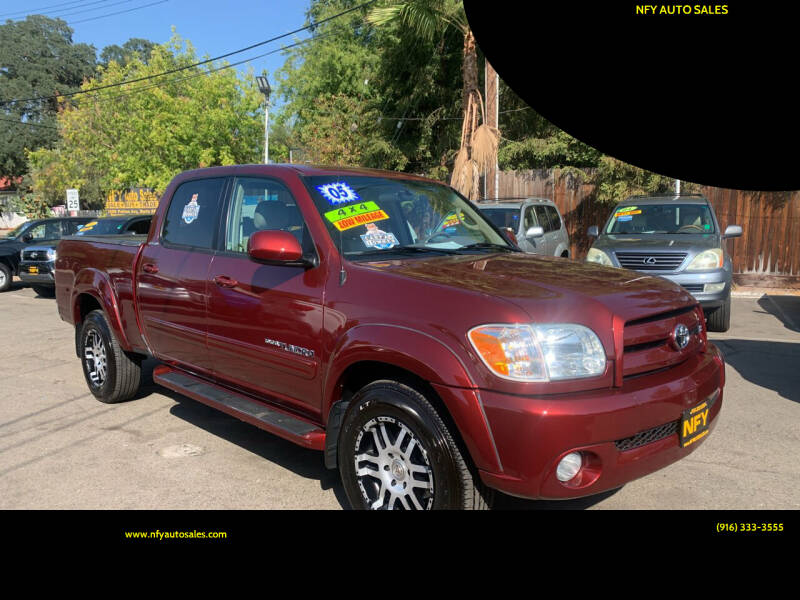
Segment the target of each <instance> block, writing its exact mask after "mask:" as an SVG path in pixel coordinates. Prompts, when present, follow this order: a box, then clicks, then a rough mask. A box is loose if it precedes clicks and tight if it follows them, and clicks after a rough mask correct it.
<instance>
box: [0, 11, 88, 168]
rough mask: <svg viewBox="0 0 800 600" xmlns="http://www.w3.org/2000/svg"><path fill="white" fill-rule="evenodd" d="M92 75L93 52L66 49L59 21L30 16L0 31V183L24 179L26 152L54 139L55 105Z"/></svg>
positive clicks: (68, 36) (66, 35) (68, 40)
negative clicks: (58, 97)
mask: <svg viewBox="0 0 800 600" xmlns="http://www.w3.org/2000/svg"><path fill="white" fill-rule="evenodd" d="M94 69H95V49H94V47H92V46H89V45H87V44H73V43H72V29H71V28H70V27H68V26H67V24H66V23H65V22H64V21H62V20H61V19H50V18H48V17H45V16H42V15H32V16H29V17H27V18H26V19H25V20H23V21H10V20H8V21H6V22H5V24H3V25H0V119H2V121H0V177H14V178H16V177H18V176H21V175H23V174H24V173H26V171H27V168H28V167H27V161H26V158H25V152H26V149H37V148H41V147H50V146H52V145H53V144H54V143H55V142H56V140H57V139H58V132H57V130H56V129H55V127H54V125H55V116H56V113H57V112H58V110H59V109H60V107H61V104H59V103H58V102H57V101H56V100H54V99H50V100H45V101H35V100H29V101H27V102H13V103H12V102H9V101H10V100H15V99H29V98H39V97H50V96H54V95H56V94H67V93H69V92H73V91H75V90H77V89H79V87H80V85H81V84H82V83H83V81H84V80H85V79H86V78H88V77H91V76H92V74H93V73H94Z"/></svg>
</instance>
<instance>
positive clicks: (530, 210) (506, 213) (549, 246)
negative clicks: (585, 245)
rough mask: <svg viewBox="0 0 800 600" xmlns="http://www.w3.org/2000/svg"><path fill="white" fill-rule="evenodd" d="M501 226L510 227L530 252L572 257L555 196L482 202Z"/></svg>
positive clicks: (487, 213)
mask: <svg viewBox="0 0 800 600" xmlns="http://www.w3.org/2000/svg"><path fill="white" fill-rule="evenodd" d="M478 206H479V208H480V209H481V211H482V212H483V214H485V215H486V216H487V217H488V218H489V220H490V221H491V222H492V223H494V224H495V225H496V226H497V227H499V228H501V229H510V230H511V231H512V232H513V234H514V237H515V239H516V242H517V245H519V247H520V248H521V249H522V250H524V251H525V252H528V253H530V254H543V255H545V256H562V257H564V258H569V235H568V234H567V228H566V227H565V226H564V219H562V218H561V213H559V212H558V208H557V207H556V205H555V203H554V202H553V201H552V200H548V199H547V198H528V199H526V200H524V201H522V202H496V203H494V202H492V203H481V204H480V205H478Z"/></svg>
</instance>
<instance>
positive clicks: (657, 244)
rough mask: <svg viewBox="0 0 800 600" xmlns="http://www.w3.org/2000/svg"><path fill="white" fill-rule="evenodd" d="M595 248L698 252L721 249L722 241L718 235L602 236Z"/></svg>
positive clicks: (629, 250)
mask: <svg viewBox="0 0 800 600" xmlns="http://www.w3.org/2000/svg"><path fill="white" fill-rule="evenodd" d="M593 247H594V248H597V249H599V250H611V251H612V252H637V251H643V252H647V251H648V250H653V251H656V250H658V251H662V252H671V251H672V252H698V251H702V250H706V249H707V248H719V247H720V239H719V234H716V233H680V234H661V233H644V234H638V235H633V234H626V235H601V236H600V237H598V238H597V240H596V241H595V243H594V245H593Z"/></svg>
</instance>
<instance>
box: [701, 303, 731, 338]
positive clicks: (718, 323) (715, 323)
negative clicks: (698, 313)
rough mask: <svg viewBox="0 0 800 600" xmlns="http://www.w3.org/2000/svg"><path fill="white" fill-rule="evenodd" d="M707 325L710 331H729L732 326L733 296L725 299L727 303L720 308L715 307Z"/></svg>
mask: <svg viewBox="0 0 800 600" xmlns="http://www.w3.org/2000/svg"><path fill="white" fill-rule="evenodd" d="M706 326H707V327H708V330H709V331H715V332H719V333H723V332H725V331H728V329H730V327H731V297H730V296H728V298H727V299H726V300H725V303H724V304H723V305H722V306H720V307H719V308H715V309H714V310H713V311H712V312H711V313H709V315H708V319H707V320H706Z"/></svg>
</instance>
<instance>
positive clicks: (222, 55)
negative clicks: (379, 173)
mask: <svg viewBox="0 0 800 600" xmlns="http://www.w3.org/2000/svg"><path fill="white" fill-rule="evenodd" d="M162 1H163V2H166V1H167V0H162ZM374 3H375V0H368V1H367V2H364V3H362V4H359V5H358V6H354V7H353V8H349V9H347V10H344V11H342V12H340V13H337V14H335V15H333V16H331V17H327V18H325V19H322V20H320V21H317V22H316V23H312V24H310V25H306V26H304V27H300V28H298V29H295V30H293V31H289V32H288V33H284V34H282V35H278V36H275V37H273V38H270V39H268V40H264V41H263V42H258V43H256V44H251V45H250V46H247V47H245V48H240V49H239V50H234V51H232V52H228V53H226V54H221V55H219V56H215V57H213V58H208V59H206V60H201V61H200V62H197V63H194V64H191V65H186V66H184V67H177V68H175V69H169V70H167V71H163V72H162V73H156V74H155V75H147V76H145V77H138V78H136V79H129V80H128V81H119V82H117V83H110V84H108V85H103V86H98V87H96V88H93V89H91V90H78V91H76V92H69V93H66V94H59V95H55V96H39V97H36V98H16V99H13V100H4V101H1V102H0V106H7V105H9V104H16V103H19V102H39V101H44V100H57V99H59V98H66V97H71V96H77V95H79V94H86V93H89V92H96V91H98V90H104V89H108V88H112V87H119V86H121V85H127V84H129V83H137V82H139V81H146V80H149V79H155V78H156V77H162V76H164V75H171V74H172V73H179V72H181V71H186V70H188V69H193V68H194V67H199V66H200V65H206V64H208V63H211V62H214V61H215V60H220V59H223V58H227V57H229V56H233V55H234V54H241V53H242V52H247V51H248V50H252V49H253V48H258V47H259V46H264V45H265V44H269V43H271V42H274V41H277V40H280V39H283V38H285V37H289V36H290V35H294V34H295V33H300V32H301V31H305V30H307V29H314V28H316V27H318V26H319V25H321V24H322V23H326V22H327V21H332V20H333V19H338V18H339V17H342V16H344V15H346V14H348V13H351V12H353V11H355V10H359V9H361V8H364V7H365V6H369V5H370V4H374Z"/></svg>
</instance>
